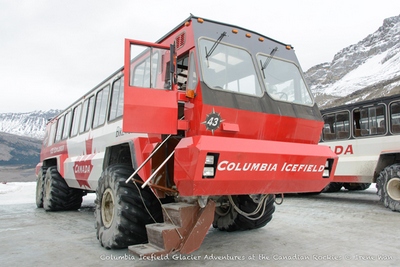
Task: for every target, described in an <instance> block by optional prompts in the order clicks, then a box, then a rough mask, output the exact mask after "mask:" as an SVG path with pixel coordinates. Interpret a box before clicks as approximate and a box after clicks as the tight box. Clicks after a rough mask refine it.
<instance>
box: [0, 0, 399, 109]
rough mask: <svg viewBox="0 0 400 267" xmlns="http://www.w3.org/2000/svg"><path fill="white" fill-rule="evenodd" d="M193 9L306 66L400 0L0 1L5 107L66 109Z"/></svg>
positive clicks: (326, 57)
mask: <svg viewBox="0 0 400 267" xmlns="http://www.w3.org/2000/svg"><path fill="white" fill-rule="evenodd" d="M190 13H192V14H194V15H196V16H199V17H204V18H208V19H212V20H217V21H221V22H226V23H230V24H233V25H237V26H241V27H244V28H248V29H251V30H254V31H256V32H259V33H261V34H263V35H266V36H269V37H271V38H273V39H276V40H279V41H281V42H283V43H288V44H291V45H293V46H294V48H295V51H296V54H297V57H298V58H299V60H300V63H301V66H302V68H303V70H304V71H306V70H307V69H309V68H310V67H312V66H314V65H316V64H319V63H323V62H330V61H331V60H332V59H333V56H334V55H335V53H337V52H339V51H340V50H341V49H342V48H345V47H347V46H349V45H351V44H355V43H357V42H358V41H360V40H362V39H363V38H365V37H366V36H367V35H368V34H370V33H373V32H374V31H376V30H377V29H378V28H379V27H380V26H381V25H382V23H383V20H384V19H385V18H388V17H392V16H397V15H399V14H400V1H399V0H380V1H371V0H328V1H327V0H325V1H321V0H301V1H299V0H285V1H271V0H263V1H262V0H258V1H252V0H247V1H245V0H240V1H239V0H228V1H225V0H198V1H194V0H185V1H166V0H142V1H140V0H0V86H1V95H0V113H6V112H30V111H34V110H49V109H64V108H66V107H67V106H69V105H70V104H72V102H74V101H75V100H77V99H78V98H79V97H81V96H83V95H84V94H85V93H86V92H88V91H89V90H90V89H92V88H93V87H95V86H96V85H97V84H99V83H100V82H101V81H103V80H104V79H105V78H107V77H108V76H109V75H110V74H112V73H113V72H114V71H116V70H117V69H119V68H120V67H122V65H123V52H124V51H123V49H124V38H131V39H139V40H144V41H152V42H154V41H156V40H158V39H159V38H161V37H162V36H163V35H164V34H166V33H167V32H168V31H170V30H171V29H172V28H174V27H175V26H177V25H178V24H179V23H181V22H182V21H183V20H185V19H186V18H187V17H189V15H190Z"/></svg>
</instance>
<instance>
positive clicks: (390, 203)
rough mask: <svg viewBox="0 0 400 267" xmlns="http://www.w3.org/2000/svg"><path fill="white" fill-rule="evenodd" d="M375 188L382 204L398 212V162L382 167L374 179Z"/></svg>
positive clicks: (399, 184)
mask: <svg viewBox="0 0 400 267" xmlns="http://www.w3.org/2000/svg"><path fill="white" fill-rule="evenodd" d="M376 188H377V194H378V196H379V200H380V201H381V202H382V203H383V205H385V207H387V208H389V209H391V210H392V211H399V212H400V164H393V165H392V166H389V167H386V168H385V169H383V171H381V173H380V174H379V176H378V178H377V180H376Z"/></svg>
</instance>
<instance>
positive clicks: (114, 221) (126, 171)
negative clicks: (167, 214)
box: [95, 164, 163, 249]
mask: <svg viewBox="0 0 400 267" xmlns="http://www.w3.org/2000/svg"><path fill="white" fill-rule="evenodd" d="M132 173H133V169H132V168H131V167H129V166H127V165H122V164H115V165H112V166H109V167H107V168H106V169H105V170H104V172H103V173H102V175H101V177H100V179H99V184H98V187H97V190H96V201H95V203H96V210H95V217H96V234H97V239H98V240H99V241H100V244H101V245H102V246H103V247H105V248H107V249H114V248H125V247H127V246H130V245H134V244H141V243H145V242H147V233H146V227H145V225H146V224H150V223H155V222H162V221H163V219H162V211H161V205H160V203H159V202H158V200H157V198H156V197H155V196H154V194H153V193H152V192H151V190H150V189H149V188H148V187H146V188H145V189H142V188H141V187H140V185H137V186H136V185H135V184H134V183H133V182H129V183H128V184H127V183H125V181H126V179H127V178H128V177H129V176H130V175H131V174H132ZM149 212H150V213H151V216H150V214H149ZM153 218H154V220H155V221H154V220H153Z"/></svg>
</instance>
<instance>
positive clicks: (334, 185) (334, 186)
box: [322, 183, 343, 193]
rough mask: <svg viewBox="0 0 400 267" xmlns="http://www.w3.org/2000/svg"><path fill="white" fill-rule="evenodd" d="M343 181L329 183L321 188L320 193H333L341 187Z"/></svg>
mask: <svg viewBox="0 0 400 267" xmlns="http://www.w3.org/2000/svg"><path fill="white" fill-rule="evenodd" d="M342 186H343V183H329V184H328V185H327V186H326V187H325V188H324V189H323V190H322V193H333V192H339V191H340V189H342Z"/></svg>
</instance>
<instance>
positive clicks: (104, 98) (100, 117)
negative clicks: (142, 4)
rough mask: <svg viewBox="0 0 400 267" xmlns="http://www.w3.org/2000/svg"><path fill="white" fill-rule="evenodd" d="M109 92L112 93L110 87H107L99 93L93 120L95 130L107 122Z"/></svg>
mask: <svg viewBox="0 0 400 267" xmlns="http://www.w3.org/2000/svg"><path fill="white" fill-rule="evenodd" d="M109 91H110V86H109V85H107V86H106V87H104V88H103V89H101V90H100V91H98V92H97V95H96V107H95V111H94V119H93V128H96V127H98V126H100V125H103V124H104V122H105V121H106V114H107V103H108V93H109Z"/></svg>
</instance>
